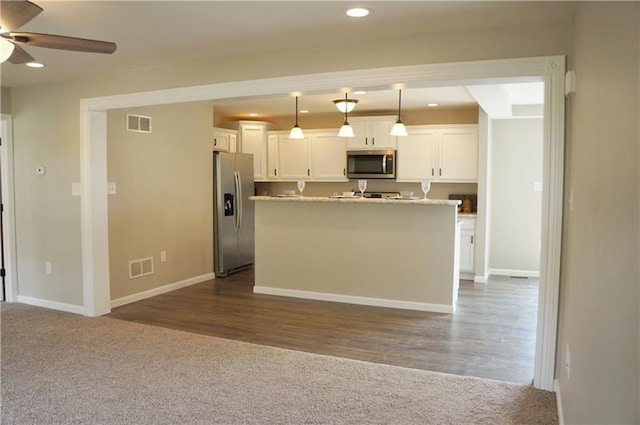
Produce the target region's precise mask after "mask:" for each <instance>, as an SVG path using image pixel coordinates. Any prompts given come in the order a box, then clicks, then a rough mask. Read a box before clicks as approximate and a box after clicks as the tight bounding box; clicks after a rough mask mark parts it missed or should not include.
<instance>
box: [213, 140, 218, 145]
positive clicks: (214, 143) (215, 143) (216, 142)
mask: <svg viewBox="0 0 640 425" xmlns="http://www.w3.org/2000/svg"><path fill="white" fill-rule="evenodd" d="M213 146H218V139H216V138H214V139H213Z"/></svg>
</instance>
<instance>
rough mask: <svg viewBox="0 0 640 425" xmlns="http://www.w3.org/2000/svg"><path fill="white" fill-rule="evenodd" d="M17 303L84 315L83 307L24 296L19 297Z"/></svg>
mask: <svg viewBox="0 0 640 425" xmlns="http://www.w3.org/2000/svg"><path fill="white" fill-rule="evenodd" d="M17 301H18V302H19V303H22V304H29V305H35V306H37V307H45V308H50V309H52V310H59V311H66V312H68V313H75V314H82V315H84V307H83V306H81V305H74V304H66V303H60V302H57V301H49V300H43V299H40V298H34V297H26V296H24V295H18V300H17Z"/></svg>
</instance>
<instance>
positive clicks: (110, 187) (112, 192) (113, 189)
mask: <svg viewBox="0 0 640 425" xmlns="http://www.w3.org/2000/svg"><path fill="white" fill-rule="evenodd" d="M107 194H108V195H115V194H116V184H115V182H109V183H107Z"/></svg>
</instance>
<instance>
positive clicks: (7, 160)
mask: <svg viewBox="0 0 640 425" xmlns="http://www.w3.org/2000/svg"><path fill="white" fill-rule="evenodd" d="M0 136H1V137H2V145H1V146H0V150H1V151H2V152H1V153H0V160H1V161H2V165H1V166H0V169H1V171H2V178H1V180H2V204H3V205H4V214H2V239H3V240H2V243H3V244H4V267H5V272H6V274H5V277H4V282H5V290H6V298H7V299H6V301H8V302H17V301H18V279H17V264H16V213H15V212H16V210H15V187H14V184H13V182H14V180H13V179H14V177H13V121H12V117H11V115H8V114H0Z"/></svg>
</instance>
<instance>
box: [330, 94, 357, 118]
mask: <svg viewBox="0 0 640 425" xmlns="http://www.w3.org/2000/svg"><path fill="white" fill-rule="evenodd" d="M333 103H334V104H335V105H336V108H338V111H340V112H342V113H343V114H344V113H345V112H351V111H353V108H355V107H356V104H357V103H358V100H357V99H347V96H345V97H344V99H336V100H334V101H333Z"/></svg>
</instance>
